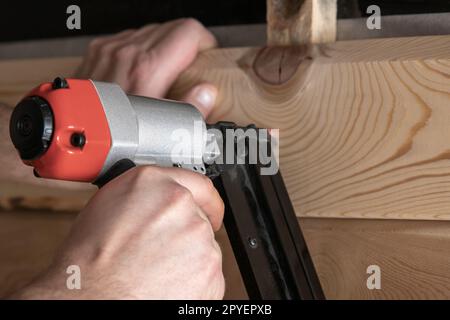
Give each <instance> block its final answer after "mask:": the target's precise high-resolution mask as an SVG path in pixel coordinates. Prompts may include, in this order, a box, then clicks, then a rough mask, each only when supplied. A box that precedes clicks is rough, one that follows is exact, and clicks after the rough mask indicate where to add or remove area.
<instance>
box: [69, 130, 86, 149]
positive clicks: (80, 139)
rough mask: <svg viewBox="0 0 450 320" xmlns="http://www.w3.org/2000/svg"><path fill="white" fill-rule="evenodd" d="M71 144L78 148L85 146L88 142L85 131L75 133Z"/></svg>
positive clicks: (71, 138)
mask: <svg viewBox="0 0 450 320" xmlns="http://www.w3.org/2000/svg"><path fill="white" fill-rule="evenodd" d="M70 144H71V145H72V146H74V147H77V148H83V147H84V145H85V144H86V137H85V135H84V134H83V133H78V132H77V133H74V134H72V136H71V137H70Z"/></svg>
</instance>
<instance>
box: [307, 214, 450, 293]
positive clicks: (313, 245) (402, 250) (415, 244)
mask: <svg viewBox="0 0 450 320" xmlns="http://www.w3.org/2000/svg"><path fill="white" fill-rule="evenodd" d="M300 220H301V225H302V230H303V232H304V234H305V238H306V241H307V243H308V246H309V249H310V251H311V253H312V258H313V261H314V264H315V266H316V269H317V271H318V274H319V278H320V281H321V284H322V286H323V289H324V292H325V295H326V297H327V298H329V299H450V255H449V254H448V251H449V248H450V222H447V221H389V220H354V219H300ZM370 265H377V266H379V267H380V271H381V289H380V290H376V289H373V290H369V289H368V288H367V279H368V277H369V276H370V275H369V274H367V273H366V271H367V267H368V266H370Z"/></svg>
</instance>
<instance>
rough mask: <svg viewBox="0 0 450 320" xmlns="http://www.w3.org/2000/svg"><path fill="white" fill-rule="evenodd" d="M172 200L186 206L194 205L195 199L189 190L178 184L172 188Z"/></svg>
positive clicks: (174, 184)
mask: <svg viewBox="0 0 450 320" xmlns="http://www.w3.org/2000/svg"><path fill="white" fill-rule="evenodd" d="M171 198H172V199H171V200H172V201H174V202H177V203H181V204H184V205H187V204H191V203H194V197H193V195H192V193H191V192H190V191H189V189H187V188H185V187H183V186H182V185H180V184H178V183H173V185H172V187H171Z"/></svg>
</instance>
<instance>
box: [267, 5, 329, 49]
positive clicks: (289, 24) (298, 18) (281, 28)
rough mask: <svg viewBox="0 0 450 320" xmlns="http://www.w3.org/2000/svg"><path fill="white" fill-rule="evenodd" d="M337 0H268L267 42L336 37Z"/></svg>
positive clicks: (303, 41) (323, 40) (282, 43)
mask: <svg viewBox="0 0 450 320" xmlns="http://www.w3.org/2000/svg"><path fill="white" fill-rule="evenodd" d="M336 2H337V1H336V0H267V41H268V45H270V46H275V45H276V46H286V45H300V44H307V43H326V42H334V41H335V40H336V14H337V4H336Z"/></svg>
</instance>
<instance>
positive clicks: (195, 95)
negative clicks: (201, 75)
mask: <svg viewBox="0 0 450 320" xmlns="http://www.w3.org/2000/svg"><path fill="white" fill-rule="evenodd" d="M216 98H217V88H216V87H215V86H213V85H212V84H209V83H202V84H199V85H196V86H195V87H193V88H192V89H191V90H189V92H188V93H187V94H186V95H185V96H184V97H183V98H182V99H181V100H183V101H184V102H187V103H190V104H192V105H193V106H195V107H196V108H197V109H198V111H200V112H201V114H202V115H203V117H204V118H205V119H206V118H207V117H208V115H209V114H210V113H211V111H212V110H213V109H214V106H215V104H216Z"/></svg>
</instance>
